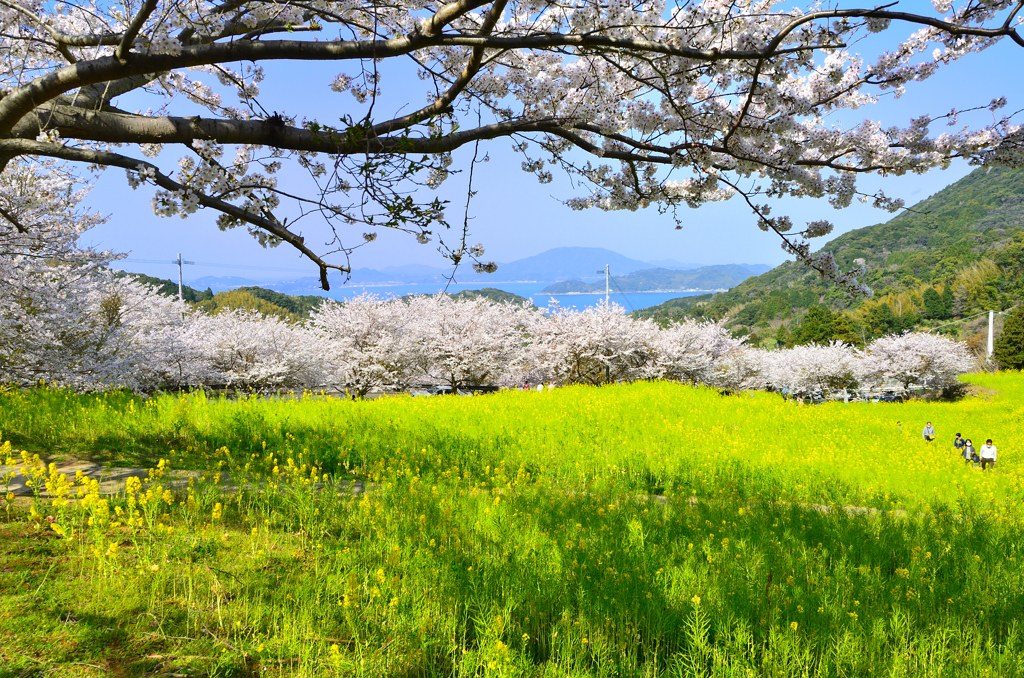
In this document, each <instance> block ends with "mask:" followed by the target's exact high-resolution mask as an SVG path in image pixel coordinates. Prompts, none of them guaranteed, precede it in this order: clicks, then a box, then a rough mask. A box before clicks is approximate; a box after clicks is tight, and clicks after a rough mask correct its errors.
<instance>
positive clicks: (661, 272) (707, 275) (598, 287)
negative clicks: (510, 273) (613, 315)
mask: <svg viewBox="0 0 1024 678" xmlns="http://www.w3.org/2000/svg"><path fill="white" fill-rule="evenodd" d="M764 268H767V267H764ZM751 269H754V270H751ZM761 269H762V267H761V266H754V267H751V268H747V267H745V266H740V265H739V264H722V265H718V266H701V267H700V268H696V269H693V270H688V271H680V270H671V269H667V268H650V269H645V270H640V271H634V272H632V273H630V274H629V275H624V276H612V284H611V289H612V291H613V292H624V293H631V292H721V291H724V290H727V289H729V288H731V287H735V286H736V285H739V284H740V283H741V282H743V281H744V280H746V279H747V278H750V277H751V276H754V275H757V274H758V273H763V272H764V271H763V270H761ZM604 290H605V284H604V280H599V281H597V282H594V283H588V282H584V281H582V280H564V281H562V282H557V283H554V284H553V285H548V286H547V287H545V288H544V289H543V290H541V293H542V294H565V295H569V294H599V293H603V292H604Z"/></svg>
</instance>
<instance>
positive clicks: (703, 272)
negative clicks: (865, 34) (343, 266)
mask: <svg viewBox="0 0 1024 678" xmlns="http://www.w3.org/2000/svg"><path fill="white" fill-rule="evenodd" d="M605 265H608V266H610V267H611V271H612V273H614V274H617V276H619V277H616V281H617V282H619V284H620V285H622V284H623V281H624V280H632V279H633V278H634V277H635V276H637V275H639V274H642V273H650V272H652V271H668V272H670V273H687V274H690V275H689V276H684V277H683V278H680V279H678V280H676V279H674V278H671V277H666V278H665V282H663V283H657V284H655V283H651V284H650V285H646V286H645V288H644V291H652V290H665V291H673V292H676V291H691V290H694V289H699V290H700V291H709V290H719V289H728V288H730V287H733V286H735V285H736V284H737V283H738V282H739V281H741V280H745V279H746V278H748V277H749V276H750V275H757V274H760V273H764V272H765V271H768V270H769V269H770V268H771V267H770V266H766V265H764V264H744V263H740V264H728V265H724V266H704V265H701V264H696V263H688V262H683V261H676V260H674V259H659V260H658V261H650V262H645V261H640V260H639V259H630V258H629V257H626V256H623V255H621V254H619V253H618V252H612V251H611V250H606V249H602V248H600V247H556V248H554V249H550V250H547V251H545V252H541V253H540V254H537V255H534V256H531V257H526V258H524V259H518V260H516V261H512V262H508V263H502V264H499V265H498V271H497V272H496V273H492V274H488V273H475V272H474V271H473V270H472V269H471V268H464V269H462V270H459V271H458V272H457V275H456V280H457V281H458V282H459V283H486V284H488V285H489V286H495V285H506V284H512V283H524V282H529V283H559V281H568V282H572V281H596V282H595V285H596V286H597V287H600V291H601V292H604V276H603V274H601V270H603V269H604V267H605ZM741 269H742V270H741ZM728 270H731V271H732V273H731V274H730V273H728ZM715 271H720V272H725V273H726V275H722V276H719V277H716V276H715ZM452 274H453V270H452V269H451V268H439V267H435V266H426V265H422V264H409V265H404V266H385V267H384V268H382V269H380V270H375V269H369V268H357V269H355V270H353V271H352V276H351V279H350V280H349V281H348V282H347V283H346V284H347V285H350V286H352V287H379V288H388V287H397V286H406V285H431V286H436V285H442V286H443V285H445V284H447V283H448V281H449V279H450V278H451V276H452ZM690 278H693V280H692V281H690ZM189 283H190V285H191V286H192V287H195V288H197V289H200V290H202V289H206V288H210V289H211V290H212V291H213V292H221V291H225V290H232V289H238V288H240V287H264V288H270V289H273V290H275V291H277V292H282V293H285V294H290V295H317V296H323V290H321V289H320V279H319V278H317V277H306V278H298V279H291V280H280V281H276V282H260V281H256V280H249V279H247V278H239V277H235V276H227V277H218V276H204V277H202V278H196V279H192V280H190V281H189ZM584 284H585V283H584ZM629 284H632V283H629ZM332 285H333V283H332ZM623 289H625V288H623ZM628 291H638V290H634V289H632V288H630V289H629V290H628ZM580 292H581V293H584V294H585V293H587V292H585V291H583V290H580ZM549 294H550V293H549Z"/></svg>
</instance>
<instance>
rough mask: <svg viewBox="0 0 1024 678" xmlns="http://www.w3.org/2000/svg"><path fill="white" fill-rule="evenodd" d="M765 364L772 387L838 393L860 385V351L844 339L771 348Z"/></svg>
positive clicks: (800, 392)
mask: <svg viewBox="0 0 1024 678" xmlns="http://www.w3.org/2000/svg"><path fill="white" fill-rule="evenodd" d="M764 365H765V373H766V374H765V376H766V377H767V383H768V384H769V385H770V386H771V387H772V388H774V389H776V390H780V391H781V390H784V389H786V390H789V391H790V392H791V393H794V394H801V395H807V394H810V393H814V392H821V393H822V394H823V395H825V396H826V397H828V396H830V395H834V394H835V393H836V392H837V391H840V390H844V389H848V388H852V387H854V386H856V385H857V380H858V375H859V373H860V362H859V356H858V354H857V351H856V350H855V349H854V348H853V347H852V346H850V345H848V344H844V343H843V342H841V341H833V342H831V343H829V344H827V345H824V346H821V345H818V344H804V345H801V346H794V347H793V348H789V349H783V350H777V351H769V352H767V353H766V354H765V363H764Z"/></svg>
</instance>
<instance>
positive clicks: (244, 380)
mask: <svg viewBox="0 0 1024 678" xmlns="http://www.w3.org/2000/svg"><path fill="white" fill-rule="evenodd" d="M106 283H107V284H106V290H103V289H102V286H98V288H97V289H96V290H94V291H90V293H88V294H86V295H85V297H84V298H82V299H77V300H75V303H74V304H70V305H69V306H68V308H67V309H66V312H65V314H64V316H63V317H62V318H49V319H46V320H48V321H53V320H72V319H73V318H77V321H73V322H72V323H70V324H68V325H65V326H64V327H59V328H58V327H51V328H45V327H43V328H42V329H43V330H44V331H43V332H40V333H38V334H36V336H37V338H38V339H37V340H36V341H35V342H33V343H32V344H31V346H30V347H26V350H23V351H21V352H20V353H17V354H11V353H8V354H7V355H6V356H5V360H4V363H3V371H4V373H3V375H2V376H3V377H4V378H5V379H6V380H9V381H17V382H22V383H27V382H32V381H35V380H38V379H45V380H46V381H48V382H56V383H59V384H63V385H68V386H71V387H75V388H85V389H94V388H102V387H108V386H127V387H130V388H135V389H142V390H148V389H153V388H188V387H195V386H200V385H229V386H234V387H238V388H245V389H254V390H260V391H267V390H275V389H321V388H328V389H338V390H342V389H346V390H348V391H349V393H350V394H352V395H354V396H362V395H365V394H367V393H368V392H370V391H372V390H377V389H395V388H398V389H402V388H409V387H413V386H417V385H426V384H444V385H447V386H450V387H451V388H453V389H455V388H465V387H467V386H475V385H483V384H487V385H502V386H512V385H518V384H522V383H524V382H530V383H537V382H542V381H543V382H554V383H557V384H572V383H585V384H601V383H606V382H614V381H634V380H641V379H672V380H678V381H684V382H689V383H694V384H706V385H711V386H716V387H720V388H728V389H748V388H761V389H778V390H789V391H792V392H794V393H810V392H814V391H822V392H825V393H836V392H838V391H839V390H841V389H849V388H854V387H858V386H860V387H872V386H888V387H896V388H899V389H908V388H910V387H911V386H914V385H926V386H940V385H943V384H945V383H947V382H949V381H951V380H953V379H954V378H955V376H956V375H957V374H959V373H962V372H965V371H967V370H969V369H971V368H972V360H971V358H970V356H969V354H968V352H967V351H966V350H965V348H964V347H963V346H962V345H960V344H958V343H956V342H953V341H950V340H948V339H945V338H943V337H937V336H933V335H928V334H907V335H902V336H892V337H885V338H882V339H879V340H877V341H875V342H873V343H872V344H870V345H869V346H868V347H867V348H866V349H865V350H864V351H856V350H855V349H853V348H852V347H850V346H846V345H843V344H841V343H838V342H836V343H833V344H831V345H828V346H816V345H809V346H798V347H795V348H792V349H787V350H777V351H765V350H761V349H752V348H748V347H746V346H744V345H743V343H742V341H740V340H736V339H734V338H732V337H731V336H730V334H729V332H728V331H727V330H726V329H725V328H724V327H722V326H721V325H720V324H716V323H711V322H695V321H690V322H686V323H683V324H677V325H672V326H670V327H668V328H665V329H661V328H659V327H658V326H657V325H655V324H654V323H652V322H650V321H647V320H634V319H632V318H630V317H629V316H627V315H625V314H624V313H623V312H622V309H621V308H619V307H617V306H614V305H612V306H611V307H610V308H608V307H603V306H602V307H597V308H589V309H585V310H582V311H578V310H575V309H568V310H567V309H555V310H554V311H552V312H542V311H540V310H538V309H536V308H534V307H532V306H528V305H517V304H509V303H504V304H495V303H492V302H490V301H488V300H484V299H477V300H472V301H455V300H452V299H451V298H450V297H447V296H445V295H438V296H425V297H417V298H412V299H381V298H379V297H375V296H371V295H364V296H360V297H357V298H355V299H351V300H349V301H346V302H342V303H339V302H336V301H331V300H328V301H325V302H324V304H323V305H322V306H321V307H320V308H319V309H318V310H317V311H316V312H315V313H314V314H313V316H312V317H311V318H310V319H309V320H308V321H307V322H305V323H301V324H300V323H288V322H284V321H282V320H280V319H277V318H272V317H263V316H261V315H259V314H258V313H254V312H245V311H227V312H222V313H219V314H217V315H208V314H205V313H202V312H198V311H194V310H190V309H188V308H187V307H185V306H183V305H181V304H179V302H178V301H177V300H174V299H168V298H166V297H161V296H159V295H157V294H155V293H154V292H152V291H151V290H150V289H148V288H145V287H144V286H142V285H139V284H138V283H135V282H131V281H127V280H116V279H113V278H109V279H108V280H107V281H106ZM45 324H46V321H44V322H43V323H42V325H45ZM39 325H40V323H38V322H35V323H32V324H31V326H32V327H39ZM26 339H27V337H26Z"/></svg>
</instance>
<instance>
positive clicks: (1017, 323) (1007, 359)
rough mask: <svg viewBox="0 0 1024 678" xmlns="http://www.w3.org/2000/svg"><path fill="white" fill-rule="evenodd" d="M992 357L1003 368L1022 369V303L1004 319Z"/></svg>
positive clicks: (1023, 322) (1023, 366) (1023, 346)
mask: <svg viewBox="0 0 1024 678" xmlns="http://www.w3.org/2000/svg"><path fill="white" fill-rule="evenodd" d="M992 357H994V358H995V359H996V362H997V363H999V367H1000V368H1002V369H1004V370H1022V369H1024V305H1021V306H1018V307H1017V308H1016V309H1015V310H1014V311H1013V313H1011V314H1010V317H1009V318H1007V319H1006V322H1005V323H1004V324H1003V331H1002V333H1000V335H999V340H998V341H996V345H995V347H994V350H993V356H992Z"/></svg>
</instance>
